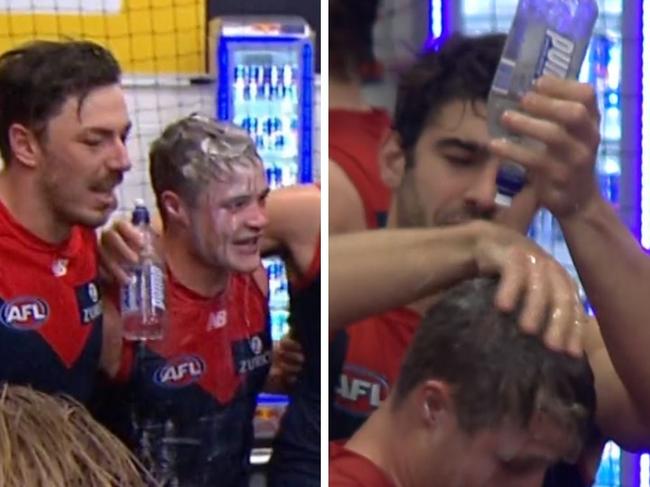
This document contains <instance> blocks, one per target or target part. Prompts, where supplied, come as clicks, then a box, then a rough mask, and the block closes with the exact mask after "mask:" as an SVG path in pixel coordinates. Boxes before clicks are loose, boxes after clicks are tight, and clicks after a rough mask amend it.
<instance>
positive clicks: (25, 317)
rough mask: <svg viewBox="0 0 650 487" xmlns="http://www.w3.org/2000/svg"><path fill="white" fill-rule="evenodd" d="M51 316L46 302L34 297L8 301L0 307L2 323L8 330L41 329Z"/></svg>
mask: <svg viewBox="0 0 650 487" xmlns="http://www.w3.org/2000/svg"><path fill="white" fill-rule="evenodd" d="M49 315H50V307H49V306H48V305H47V303H46V302H45V300H43V299H40V298H35V297H32V296H21V297H18V298H14V299H12V300H11V301H7V302H6V303H4V304H3V305H2V307H0V321H1V322H2V324H3V325H4V326H6V327H7V328H11V329H12V330H18V331H30V330H36V329H37V328H40V327H41V326H42V325H43V324H45V322H46V321H47V319H48V317H49Z"/></svg>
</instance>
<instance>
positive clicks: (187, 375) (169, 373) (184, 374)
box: [153, 355, 205, 388]
mask: <svg viewBox="0 0 650 487" xmlns="http://www.w3.org/2000/svg"><path fill="white" fill-rule="evenodd" d="M204 372H205V362H204V361H203V359H202V358H201V357H198V356H196V355H183V356H181V357H176V358H173V359H171V360H169V361H168V362H167V363H166V364H165V365H163V366H162V367H160V368H158V369H157V370H156V371H155V372H154V375H153V380H154V382H155V383H156V384H158V385H160V386H164V387H174V388H176V387H185V386H188V385H190V384H193V383H194V382H196V381H197V380H199V379H200V378H201V376H202V375H203V373H204Z"/></svg>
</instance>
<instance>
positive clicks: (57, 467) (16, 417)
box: [0, 384, 153, 487]
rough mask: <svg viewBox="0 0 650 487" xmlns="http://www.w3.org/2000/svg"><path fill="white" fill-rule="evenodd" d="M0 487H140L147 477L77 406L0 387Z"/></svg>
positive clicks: (122, 447)
mask: <svg viewBox="0 0 650 487" xmlns="http://www.w3.org/2000/svg"><path fill="white" fill-rule="evenodd" d="M0 444H1V445H2V449H1V450H0V451H1V452H2V457H3V459H2V462H0V484H1V485H3V486H5V487H26V486H34V487H39V486H41V487H44V486H48V487H74V486H78V487H118V486H124V485H128V486H132V487H139V486H142V487H145V485H148V484H147V483H146V482H145V479H147V480H149V481H153V477H151V475H149V474H148V473H146V472H145V470H144V468H143V467H142V465H141V464H140V463H139V462H138V460H137V459H136V458H135V456H134V455H133V454H132V453H131V452H130V451H129V449H128V448H127V447H126V446H125V445H124V444H123V443H121V442H120V441H119V440H118V439H117V438H116V437H115V436H113V434H111V433H110V432H109V431H108V430H107V429H106V428H104V426H102V425H101V424H99V423H98V422H97V421H95V420H94V419H93V417H92V416H91V415H90V413H89V412H88V411H87V410H86V409H85V408H84V407H83V406H82V405H81V404H79V403H77V402H75V401H74V400H72V399H70V398H67V397H59V396H50V395H47V394H44V393H42V392H39V391H35V390H33V389H31V388H29V387H24V386H18V385H8V384H3V385H2V386H1V387H0Z"/></svg>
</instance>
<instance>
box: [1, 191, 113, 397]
mask: <svg viewBox="0 0 650 487" xmlns="http://www.w3.org/2000/svg"><path fill="white" fill-rule="evenodd" d="M101 345H102V304H101V295H100V291H99V286H98V284H97V239H96V236H95V233H94V232H93V230H91V229H89V228H83V227H74V228H73V229H72V233H71V235H70V238H69V239H68V240H67V241H66V242H64V243H62V244H60V245H51V244H49V243H47V242H44V241H43V240H41V239H39V238H38V237H36V236H35V235H33V234H31V233H30V232H29V231H28V230H27V229H25V228H24V227H23V226H22V225H20V223H18V222H17V221H16V220H14V218H13V217H12V216H11V215H10V214H9V212H8V210H7V208H6V207H5V206H4V205H3V204H2V203H0V356H1V357H2V358H3V360H2V365H0V381H4V382H10V383H14V384H28V385H31V386H32V387H34V388H35V389H39V390H42V391H44V392H49V393H54V392H59V393H65V394H68V395H70V396H72V397H74V398H76V399H78V400H80V401H82V402H83V401H86V400H87V399H88V398H89V396H90V394H91V393H92V389H93V385H94V381H95V377H96V375H97V370H98V367H99V357H100V352H101Z"/></svg>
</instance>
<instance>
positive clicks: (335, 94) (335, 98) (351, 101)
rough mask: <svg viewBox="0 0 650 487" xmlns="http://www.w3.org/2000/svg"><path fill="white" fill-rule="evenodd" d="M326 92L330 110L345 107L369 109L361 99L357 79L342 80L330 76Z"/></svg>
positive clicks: (359, 83) (359, 84)
mask: <svg viewBox="0 0 650 487" xmlns="http://www.w3.org/2000/svg"><path fill="white" fill-rule="evenodd" d="M328 93H329V95H328V97H329V98H328V100H329V108H330V110H333V109H345V110H355V111H363V112H365V111H368V110H370V106H369V105H368V104H367V103H366V102H365V100H364V99H363V93H362V92H361V82H359V81H357V80H350V81H347V80H346V81H344V80H339V79H332V78H330V80H329V86H328Z"/></svg>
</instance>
